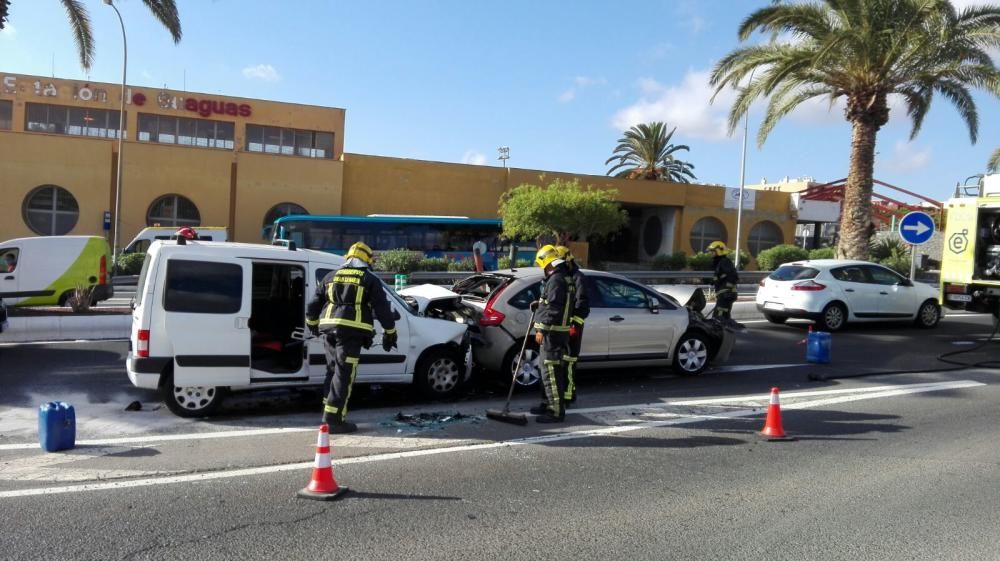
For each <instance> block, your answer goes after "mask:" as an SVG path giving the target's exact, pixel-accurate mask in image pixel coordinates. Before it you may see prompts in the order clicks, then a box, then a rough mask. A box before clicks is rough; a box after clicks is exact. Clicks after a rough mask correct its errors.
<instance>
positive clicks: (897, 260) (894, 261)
mask: <svg viewBox="0 0 1000 561" xmlns="http://www.w3.org/2000/svg"><path fill="white" fill-rule="evenodd" d="M878 262H879V263H881V264H882V265H885V266H886V267H889V268H890V269H892V270H893V271H896V272H897V273H899V274H901V275H903V276H904V277H907V278H909V276H910V255H909V254H906V255H902V254H899V253H897V254H895V255H890V256H889V257H886V258H885V259H879V260H878Z"/></svg>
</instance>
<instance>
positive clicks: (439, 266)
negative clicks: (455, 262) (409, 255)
mask: <svg viewBox="0 0 1000 561" xmlns="http://www.w3.org/2000/svg"><path fill="white" fill-rule="evenodd" d="M417 270H418V271H430V272H439V271H447V270H448V260H447V259H445V258H444V257H425V258H423V259H421V260H420V262H419V263H418V264H417Z"/></svg>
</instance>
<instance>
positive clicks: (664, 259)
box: [650, 251, 687, 271]
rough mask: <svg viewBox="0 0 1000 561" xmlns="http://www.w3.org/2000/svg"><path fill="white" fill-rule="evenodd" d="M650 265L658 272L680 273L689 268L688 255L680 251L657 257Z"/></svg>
mask: <svg viewBox="0 0 1000 561" xmlns="http://www.w3.org/2000/svg"><path fill="white" fill-rule="evenodd" d="M650 265H652V267H653V269H655V270H657V271H680V270H681V269H683V268H684V267H686V266H687V254H686V253H684V252H683V251H678V252H675V253H671V254H670V255H657V256H656V257H654V258H653V260H652V261H651V262H650Z"/></svg>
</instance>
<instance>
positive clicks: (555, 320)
mask: <svg viewBox="0 0 1000 561" xmlns="http://www.w3.org/2000/svg"><path fill="white" fill-rule="evenodd" d="M540 302H541V305H540V306H539V307H538V311H537V312H535V329H537V330H539V331H566V332H568V331H569V323H570V321H571V320H572V316H573V304H574V302H576V284H575V283H574V282H573V277H572V275H570V274H569V271H567V269H566V265H565V264H563V265H558V266H556V267H555V269H554V270H553V271H552V274H550V275H549V276H548V277H546V279H545V288H544V291H543V293H542V298H541V301H540Z"/></svg>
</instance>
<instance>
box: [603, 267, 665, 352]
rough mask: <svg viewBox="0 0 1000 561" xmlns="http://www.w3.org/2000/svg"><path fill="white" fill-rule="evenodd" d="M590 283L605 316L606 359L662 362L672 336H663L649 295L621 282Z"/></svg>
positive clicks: (662, 328) (610, 278)
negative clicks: (606, 319)
mask: <svg viewBox="0 0 1000 561" xmlns="http://www.w3.org/2000/svg"><path fill="white" fill-rule="evenodd" d="M593 283H594V287H595V292H596V293H597V295H598V299H599V300H598V304H599V306H600V308H599V309H600V310H601V311H602V312H603V313H604V314H608V316H609V317H608V321H609V341H608V358H609V359H610V360H612V361H620V360H661V359H666V358H667V357H668V356H669V348H670V347H669V345H670V342H671V341H672V340H673V334H672V333H665V332H664V327H663V325H662V322H661V321H659V320H660V318H659V314H657V313H653V311H652V310H651V307H650V304H649V295H648V294H646V292H645V291H644V290H643V289H642V288H641V287H640V286H638V285H636V284H634V283H631V282H629V281H626V280H624V279H618V278H614V277H609V276H596V277H594V279H593Z"/></svg>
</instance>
